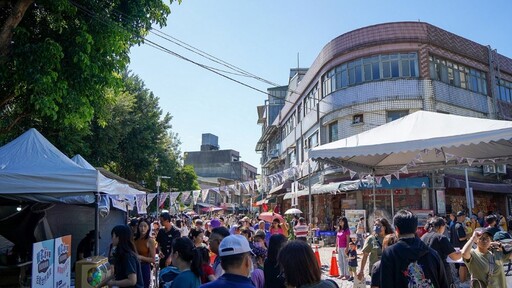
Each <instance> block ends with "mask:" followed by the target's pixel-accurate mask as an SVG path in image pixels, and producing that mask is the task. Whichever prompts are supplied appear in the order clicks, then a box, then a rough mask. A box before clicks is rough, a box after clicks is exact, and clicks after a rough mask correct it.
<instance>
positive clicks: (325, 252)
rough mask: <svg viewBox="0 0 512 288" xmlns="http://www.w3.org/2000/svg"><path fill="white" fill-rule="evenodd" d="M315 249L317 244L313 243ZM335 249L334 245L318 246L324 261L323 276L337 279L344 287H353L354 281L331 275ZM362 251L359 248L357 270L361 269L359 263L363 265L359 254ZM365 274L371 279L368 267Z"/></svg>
mask: <svg viewBox="0 0 512 288" xmlns="http://www.w3.org/2000/svg"><path fill="white" fill-rule="evenodd" d="M312 247H313V251H315V247H316V245H315V244H313V246H312ZM333 250H335V247H334V246H332V247H329V246H327V247H319V248H318V252H319V253H320V261H321V262H322V268H323V269H322V276H324V277H325V278H330V279H332V280H334V281H336V283H338V285H339V286H340V287H343V288H348V287H352V286H353V282H351V281H346V280H341V279H337V278H336V277H329V269H330V267H331V258H332V251H333ZM359 253H360V250H358V255H357V262H358V268H357V271H359V267H360V266H359V265H361V256H362V255H360V254H359ZM366 266H368V264H366ZM364 274H365V275H366V280H367V281H369V280H370V277H369V276H368V274H369V273H368V268H367V267H366V268H365V272H364ZM367 284H369V282H367ZM366 287H370V285H366Z"/></svg>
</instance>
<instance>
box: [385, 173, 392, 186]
mask: <svg viewBox="0 0 512 288" xmlns="http://www.w3.org/2000/svg"><path fill="white" fill-rule="evenodd" d="M384 179H386V181H387V182H388V184H391V175H386V176H384Z"/></svg>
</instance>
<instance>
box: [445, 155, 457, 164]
mask: <svg viewBox="0 0 512 288" xmlns="http://www.w3.org/2000/svg"><path fill="white" fill-rule="evenodd" d="M444 157H445V158H444V161H445V162H446V163H448V161H450V160H452V159H453V158H455V155H453V154H450V153H444Z"/></svg>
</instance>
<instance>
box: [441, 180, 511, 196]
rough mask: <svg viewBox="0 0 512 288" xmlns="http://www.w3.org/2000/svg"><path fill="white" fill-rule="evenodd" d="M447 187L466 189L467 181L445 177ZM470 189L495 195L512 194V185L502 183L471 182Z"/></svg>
mask: <svg viewBox="0 0 512 288" xmlns="http://www.w3.org/2000/svg"><path fill="white" fill-rule="evenodd" d="M444 181H445V185H446V187H447V188H463V189H464V188H466V181H465V180H462V179H457V178H452V177H444ZM469 187H471V188H473V191H486V192H494V193H512V184H501V183H484V182H473V181H469Z"/></svg>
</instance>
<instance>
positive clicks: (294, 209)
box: [284, 208, 302, 215]
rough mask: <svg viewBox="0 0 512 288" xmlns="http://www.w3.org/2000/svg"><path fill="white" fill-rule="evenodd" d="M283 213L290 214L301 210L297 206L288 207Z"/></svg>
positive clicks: (300, 212) (299, 212) (298, 212)
mask: <svg viewBox="0 0 512 288" xmlns="http://www.w3.org/2000/svg"><path fill="white" fill-rule="evenodd" d="M284 214H285V215H290V214H302V211H300V210H299V209H297V208H290V209H288V210H286V212H284Z"/></svg>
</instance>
